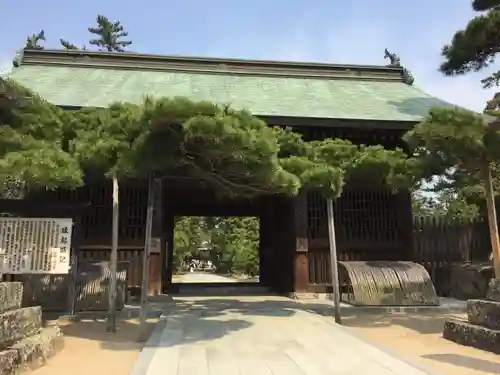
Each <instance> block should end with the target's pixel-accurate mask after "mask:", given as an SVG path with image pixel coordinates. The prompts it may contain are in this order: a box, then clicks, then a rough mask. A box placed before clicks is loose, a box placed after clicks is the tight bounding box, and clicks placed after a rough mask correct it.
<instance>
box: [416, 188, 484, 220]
mask: <svg viewBox="0 0 500 375" xmlns="http://www.w3.org/2000/svg"><path fill="white" fill-rule="evenodd" d="M412 211H413V215H414V216H417V217H435V218H445V219H449V220H451V221H455V222H461V223H462V222H470V221H472V220H474V219H476V218H477V217H478V216H479V213H480V210H479V206H478V204H476V203H473V202H471V201H470V199H468V198H467V197H464V196H462V195H459V194H457V193H455V192H454V191H453V190H451V189H446V190H441V191H440V192H439V193H438V194H436V195H435V196H429V195H424V194H422V193H414V194H413V196H412Z"/></svg>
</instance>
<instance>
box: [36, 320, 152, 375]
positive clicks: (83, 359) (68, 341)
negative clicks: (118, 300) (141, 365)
mask: <svg viewBox="0 0 500 375" xmlns="http://www.w3.org/2000/svg"><path fill="white" fill-rule="evenodd" d="M155 323H156V321H155V320H150V321H149V322H148V329H149V330H152V329H153V327H154V324H155ZM60 326H61V328H62V329H63V331H64V335H65V339H64V341H65V347H64V349H63V350H62V351H61V352H59V353H57V354H56V356H55V357H54V358H52V359H50V360H49V361H48V363H47V364H46V365H45V366H43V367H41V368H39V369H37V370H35V371H33V372H31V374H33V375H67V374H71V375H89V374H91V375H110V374H112V375H129V373H130V370H131V368H132V366H133V364H134V362H135V360H136V359H137V356H138V354H139V352H140V351H141V349H142V348H143V346H144V344H143V343H137V342H136V340H137V337H138V335H139V324H138V321H137V320H135V319H132V320H125V321H120V322H119V324H118V332H117V333H116V334H109V333H106V323H105V322H103V321H97V322H96V321H93V320H87V321H81V322H78V323H68V324H60Z"/></svg>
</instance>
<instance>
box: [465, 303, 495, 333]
mask: <svg viewBox="0 0 500 375" xmlns="http://www.w3.org/2000/svg"><path fill="white" fill-rule="evenodd" d="M467 316H468V320H469V323H472V324H477V325H480V326H483V327H487V328H491V329H500V302H496V301H488V300H477V299H470V300H468V301H467Z"/></svg>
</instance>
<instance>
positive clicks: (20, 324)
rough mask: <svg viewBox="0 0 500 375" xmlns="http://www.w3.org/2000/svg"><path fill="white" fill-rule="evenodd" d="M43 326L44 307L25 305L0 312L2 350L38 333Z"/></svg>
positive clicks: (0, 344) (0, 347) (0, 346)
mask: <svg viewBox="0 0 500 375" xmlns="http://www.w3.org/2000/svg"><path fill="white" fill-rule="evenodd" d="M41 327H42V308H41V307H40V306H33V307H24V308H22V309H16V310H10V311H6V312H3V313H1V314H0V350H1V349H3V348H5V347H7V346H10V345H12V344H13V343H15V342H17V341H19V340H22V339H24V338H25V337H30V336H33V335H36V334H37V333H38V332H39V331H40V328H41Z"/></svg>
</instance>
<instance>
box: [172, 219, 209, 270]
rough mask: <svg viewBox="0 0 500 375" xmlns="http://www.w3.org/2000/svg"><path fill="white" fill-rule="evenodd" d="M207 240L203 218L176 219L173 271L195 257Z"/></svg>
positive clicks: (207, 235) (207, 234)
mask: <svg viewBox="0 0 500 375" xmlns="http://www.w3.org/2000/svg"><path fill="white" fill-rule="evenodd" d="M208 239H209V233H208V231H207V226H206V221H205V218H204V217H191V216H186V217H181V218H176V222H175V229H174V259H173V266H174V269H177V270H178V269H180V268H181V266H182V265H183V263H185V262H188V261H189V260H191V259H193V258H195V257H196V255H197V251H198V249H199V248H200V247H202V245H203V243H204V242H206V241H207V240H208Z"/></svg>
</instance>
